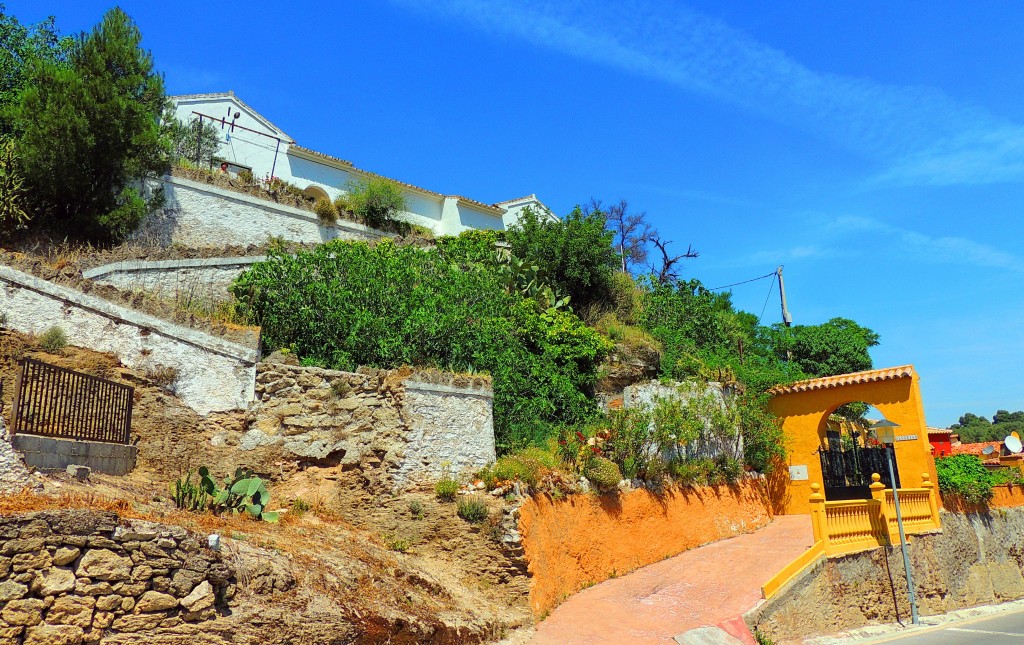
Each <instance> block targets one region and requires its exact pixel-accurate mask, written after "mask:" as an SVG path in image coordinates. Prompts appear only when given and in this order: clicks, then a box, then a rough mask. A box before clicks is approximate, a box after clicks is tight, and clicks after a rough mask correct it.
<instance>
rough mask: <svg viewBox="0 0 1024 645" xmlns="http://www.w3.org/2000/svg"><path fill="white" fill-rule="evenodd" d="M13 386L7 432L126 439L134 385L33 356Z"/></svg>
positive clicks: (86, 438)
mask: <svg viewBox="0 0 1024 645" xmlns="http://www.w3.org/2000/svg"><path fill="white" fill-rule="evenodd" d="M20 366H21V371H20V372H19V373H18V380H17V382H16V384H15V388H14V410H13V413H12V415H11V416H12V418H13V423H12V426H13V428H12V432H13V433H14V434H17V433H22V434H35V435H43V436H47V437H60V438H65V439H79V440H83V441H104V442H107V443H124V444H127V443H128V442H129V440H130V437H131V428H132V402H133V397H134V394H135V388H133V387H131V386H129V385H122V384H121V383H115V382H114V381H108V380H106V379H102V378H99V377H96V376H91V375H89V374H83V373H81V372H75V371H74V370H69V369H65V368H63V367H57V366H56V365H50V364H48V363H44V362H42V361H37V360H35V359H32V358H25V359H22V360H21V362H20Z"/></svg>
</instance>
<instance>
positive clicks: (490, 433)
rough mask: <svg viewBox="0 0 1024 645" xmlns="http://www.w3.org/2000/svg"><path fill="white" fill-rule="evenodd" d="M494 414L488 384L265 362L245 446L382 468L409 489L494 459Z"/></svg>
mask: <svg viewBox="0 0 1024 645" xmlns="http://www.w3.org/2000/svg"><path fill="white" fill-rule="evenodd" d="M492 408H493V393H492V389H491V381H490V378H488V377H483V376H475V377H469V376H460V375H455V374H449V373H443V372H436V371H434V372H422V371H421V372H414V371H413V370H411V369H403V370H390V371H389V370H374V369H366V368H361V369H360V370H359V371H358V372H341V371H337V370H326V369H320V368H316V367H300V366H298V365H287V364H284V363H280V362H270V361H264V362H262V363H260V364H259V365H258V366H257V374H256V403H255V404H254V405H253V406H252V407H251V408H250V410H249V413H248V423H249V430H248V431H247V432H246V433H245V434H244V435H243V436H242V438H241V441H240V442H239V446H238V447H239V449H241V450H255V449H258V448H262V447H265V446H275V447H278V448H280V449H281V450H283V451H285V452H286V453H287V454H288V455H289V456H290V457H291V458H293V459H294V458H295V457H298V458H300V459H303V460H309V461H324V460H327V461H331V462H337V463H341V464H363V465H367V464H369V465H370V466H379V467H380V468H378V469H377V470H378V471H379V472H380V473H381V475H382V476H383V477H386V478H387V479H388V480H389V482H390V484H391V485H393V486H395V487H405V486H408V485H410V484H414V483H416V482H417V481H421V480H434V479H437V478H438V477H440V476H441V474H442V473H443V472H444V470H445V469H446V468H447V469H449V470H450V471H451V472H452V473H460V472H463V471H470V470H475V469H479V468H482V467H483V466H484V465H486V464H487V463H489V462H492V461H494V459H495V452H494V427H493V426H494V422H493V411H492ZM370 470H372V469H370Z"/></svg>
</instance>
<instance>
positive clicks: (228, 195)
mask: <svg viewBox="0 0 1024 645" xmlns="http://www.w3.org/2000/svg"><path fill="white" fill-rule="evenodd" d="M160 184H161V185H162V186H163V189H164V194H165V195H166V198H167V201H166V206H165V207H164V208H163V209H161V210H159V211H157V212H156V213H154V214H152V215H150V216H149V217H147V218H146V219H145V220H144V221H143V223H142V225H141V226H140V227H139V230H138V231H136V232H135V233H134V234H133V235H132V237H133V239H136V240H139V241H141V242H143V243H146V244H154V245H158V246H170V245H171V244H180V245H183V246H188V247H191V248H204V247H213V246H224V245H226V244H235V245H239V246H247V245H249V244H255V245H260V244H265V243H266V242H267V240H268V239H269V238H272V237H280V238H283V239H285V240H289V241H292V242H301V243H304V244H319V243H321V242H326V241H328V240H334V239H342V240H374V239H378V238H380V237H381V236H382V235H384V234H383V233H381V232H380V231H375V230H374V229H371V228H369V227H366V226H363V225H362V224H357V223H355V222H348V221H345V220H339V221H338V223H337V224H335V225H333V226H323V225H321V224H320V222H319V221H318V220H317V218H316V215H314V214H313V213H311V212H310V211H306V210H302V209H300V208H295V207H293V206H286V205H284V204H278V203H276V202H271V201H268V200H265V199H260V198H258V197H253V196H252V195H246V194H244V193H240V192H235V191H232V190H226V189H224V188H217V187H215V186H210V185H207V184H201V183H199V182H195V181H191V180H188V179H183V178H181V177H169V176H168V177H164V178H163V179H162V180H161V181H160Z"/></svg>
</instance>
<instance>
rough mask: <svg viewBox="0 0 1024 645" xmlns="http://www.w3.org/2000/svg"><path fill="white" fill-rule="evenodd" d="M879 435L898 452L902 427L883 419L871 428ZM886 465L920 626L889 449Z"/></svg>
mask: <svg viewBox="0 0 1024 645" xmlns="http://www.w3.org/2000/svg"><path fill="white" fill-rule="evenodd" d="M871 427H872V428H873V429H874V430H875V431H876V433H877V434H878V440H879V441H881V442H882V443H884V444H886V446H892V447H893V451H895V450H896V447H895V446H896V432H895V429H896V428H898V427H900V425H899V424H898V423H893V422H892V421H889V420H888V419H882V420H881V421H878V422H877V423H874V424H872V426H871ZM885 463H886V464H888V466H889V483H890V484H891V485H892V501H893V503H894V504H895V505H896V524H897V526H899V529H900V551H902V552H903V568H904V570H905V571H906V572H907V595H908V596H909V597H910V619H911V621H912V622H913V624H915V625H920V624H921V620H920V619H919V618H918V617H917V596H916V595H915V594H914V574H913V573H911V571H910V554H909V553H908V552H907V535H906V533H904V532H903V513H902V512H901V511H900V496H899V493H898V492H897V491H896V488H897V486H896V473H894V472H893V468H892V455H891V454H890V453H889V450H888V448H887V449H886V451H885Z"/></svg>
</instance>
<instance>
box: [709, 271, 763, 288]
mask: <svg viewBox="0 0 1024 645" xmlns="http://www.w3.org/2000/svg"><path fill="white" fill-rule="evenodd" d="M773 275H775V271H772V272H771V273H766V274H764V275H763V276H761V277H758V278H751V279H749V280H744V281H743V282H733V283H732V284H727V285H723V286H721V287H712V288H711V289H708V291H718V290H719V289H728V288H729V287H735V286H737V285H741V284H747V283H748V282H756V281H758V280H764V279H765V278H770V277H772V276H773Z"/></svg>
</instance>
